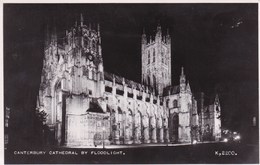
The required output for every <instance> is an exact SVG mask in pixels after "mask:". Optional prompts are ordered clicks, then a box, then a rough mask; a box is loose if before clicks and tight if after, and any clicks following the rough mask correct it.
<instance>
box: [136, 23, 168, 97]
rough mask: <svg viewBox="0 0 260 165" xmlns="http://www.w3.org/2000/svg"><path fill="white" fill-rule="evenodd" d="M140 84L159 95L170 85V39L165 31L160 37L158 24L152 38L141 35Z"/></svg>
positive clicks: (160, 31) (160, 30)
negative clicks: (164, 34) (150, 88)
mask: <svg viewBox="0 0 260 165" xmlns="http://www.w3.org/2000/svg"><path fill="white" fill-rule="evenodd" d="M141 50H142V83H143V84H145V85H147V86H150V87H152V88H153V89H155V91H156V93H158V94H159V95H162V94H163V88H165V87H167V86H170V85H171V38H170V35H169V31H168V30H167V34H166V36H163V35H162V29H161V26H160V24H158V26H157V31H156V34H155V36H154V37H152V36H150V37H149V39H147V36H146V34H145V31H143V34H142V47H141Z"/></svg>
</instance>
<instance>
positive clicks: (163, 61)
mask: <svg viewBox="0 0 260 165" xmlns="http://www.w3.org/2000/svg"><path fill="white" fill-rule="evenodd" d="M162 63H164V50H162Z"/></svg>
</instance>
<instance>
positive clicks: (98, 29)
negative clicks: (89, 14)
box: [97, 23, 100, 36]
mask: <svg viewBox="0 0 260 165" xmlns="http://www.w3.org/2000/svg"><path fill="white" fill-rule="evenodd" d="M97 32H98V36H100V26H99V23H98V24H97Z"/></svg>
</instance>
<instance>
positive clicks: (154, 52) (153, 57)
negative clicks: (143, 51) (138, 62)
mask: <svg viewBox="0 0 260 165" xmlns="http://www.w3.org/2000/svg"><path fill="white" fill-rule="evenodd" d="M153 62H155V49H153Z"/></svg>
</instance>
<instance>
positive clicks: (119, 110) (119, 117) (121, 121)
mask: <svg viewBox="0 0 260 165" xmlns="http://www.w3.org/2000/svg"><path fill="white" fill-rule="evenodd" d="M118 129H119V136H123V133H124V130H123V112H122V110H121V109H120V108H118Z"/></svg>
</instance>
